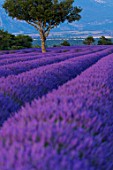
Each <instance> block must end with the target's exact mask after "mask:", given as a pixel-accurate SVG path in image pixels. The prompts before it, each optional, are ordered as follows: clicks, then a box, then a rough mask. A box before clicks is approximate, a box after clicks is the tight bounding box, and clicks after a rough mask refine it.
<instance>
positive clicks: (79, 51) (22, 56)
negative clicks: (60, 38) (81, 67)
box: [0, 46, 106, 63]
mask: <svg viewBox="0 0 113 170" xmlns="http://www.w3.org/2000/svg"><path fill="white" fill-rule="evenodd" d="M103 49H106V47H103V46H102V47H95V48H92V47H90V48H88V47H87V48H77V49H76V48H70V49H67V47H66V48H65V49H64V50H62V51H61V52H60V51H59V52H56V50H55V51H54V52H48V53H44V54H41V53H38V52H37V51H32V52H29V53H26V54H24V52H23V53H20V54H18V53H14V54H5V55H2V56H0V61H5V62H7V63H8V62H9V61H11V60H14V61H15V60H16V59H17V60H18V59H20V61H25V59H26V58H28V59H29V58H30V57H31V58H34V57H37V58H43V57H44V58H45V57H54V56H59V55H60V56H61V55H62V54H63V55H65V54H70V53H74V54H75V53H76V54H81V55H83V54H84V53H86V54H87V53H88V52H95V51H99V50H103ZM26 60H27V59H26Z"/></svg>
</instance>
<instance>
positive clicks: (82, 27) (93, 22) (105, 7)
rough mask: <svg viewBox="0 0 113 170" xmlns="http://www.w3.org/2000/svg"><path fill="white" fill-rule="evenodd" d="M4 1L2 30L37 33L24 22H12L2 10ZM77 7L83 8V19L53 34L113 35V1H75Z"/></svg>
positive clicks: (0, 23)
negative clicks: (96, 33) (77, 32)
mask: <svg viewBox="0 0 113 170" xmlns="http://www.w3.org/2000/svg"><path fill="white" fill-rule="evenodd" d="M3 2H4V0H0V28H4V29H5V30H8V31H9V32H11V33H27V34H31V33H32V34H34V33H37V31H36V30H35V29H34V28H33V27H32V26H30V25H28V24H26V23H25V22H23V21H21V22H20V21H17V20H16V19H14V20H12V19H11V17H8V15H7V14H6V13H5V10H4V9H3V8H2V4H3ZM75 5H77V6H80V7H82V8H83V11H82V13H81V14H82V19H81V20H80V21H79V22H73V23H71V24H67V23H64V24H61V25H60V26H58V27H57V28H55V29H53V31H52V32H63V31H72V30H73V31H82V32H83V31H87V30H88V31H89V30H90V31H101V32H103V34H104V33H105V32H106V31H107V32H109V34H111V35H112V34H113V33H112V32H113V31H112V30H113V0H75Z"/></svg>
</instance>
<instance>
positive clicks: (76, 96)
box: [0, 45, 113, 170]
mask: <svg viewBox="0 0 113 170" xmlns="http://www.w3.org/2000/svg"><path fill="white" fill-rule="evenodd" d="M112 113H113V46H96V45H95V46H75V47H74V46H73V47H55V48H48V49H47V53H45V54H42V53H41V50H40V49H35V48H32V49H23V50H16V51H15V50H12V51H1V52H0V170H113V116H112Z"/></svg>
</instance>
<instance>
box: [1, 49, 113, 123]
mask: <svg viewBox="0 0 113 170" xmlns="http://www.w3.org/2000/svg"><path fill="white" fill-rule="evenodd" d="M111 52H113V49H112V48H110V49H106V50H104V51H101V52H98V53H94V54H90V55H87V56H85V57H84V56H81V57H77V58H72V59H68V60H65V61H62V62H59V63H54V64H51V65H47V66H43V67H39V68H36V69H32V70H30V71H27V72H24V73H21V74H19V75H10V76H8V77H7V78H0V107H1V109H0V124H2V123H3V122H4V121H5V120H6V119H7V118H8V117H9V116H10V114H12V113H13V112H15V111H17V110H18V109H20V107H21V106H23V105H24V104H25V103H26V102H31V101H32V100H33V99H35V98H39V97H41V96H43V95H45V94H47V93H48V92H49V91H51V90H53V89H56V88H58V87H59V86H60V85H62V84H64V83H66V82H67V81H69V80H71V79H72V78H74V77H76V76H77V75H78V74H80V73H81V72H82V71H84V70H85V69H86V68H88V67H90V66H91V65H92V64H94V63H95V62H97V61H98V60H99V59H101V58H102V57H105V56H106V55H108V54H109V53H111Z"/></svg>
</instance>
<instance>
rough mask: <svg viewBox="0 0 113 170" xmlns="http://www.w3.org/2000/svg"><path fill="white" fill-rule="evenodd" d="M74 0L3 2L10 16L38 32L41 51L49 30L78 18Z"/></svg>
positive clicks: (10, 0) (77, 9) (78, 13)
mask: <svg viewBox="0 0 113 170" xmlns="http://www.w3.org/2000/svg"><path fill="white" fill-rule="evenodd" d="M73 2H74V0H24V1H23V0H6V1H5V3H4V4H3V8H5V10H6V12H7V13H8V15H9V16H11V17H12V18H16V19H18V20H24V21H26V22H27V23H28V24H30V25H32V26H34V27H35V28H36V29H37V30H38V31H39V33H40V38H41V41H42V52H45V51H46V49H45V41H46V38H47V36H48V35H49V32H50V30H51V29H53V28H54V27H56V26H58V25H59V24H60V23H63V22H64V21H67V22H70V23H71V22H73V21H76V20H77V21H78V20H80V18H81V16H80V12H81V8H78V7H74V6H73Z"/></svg>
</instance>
